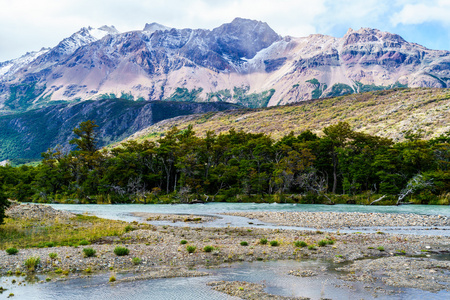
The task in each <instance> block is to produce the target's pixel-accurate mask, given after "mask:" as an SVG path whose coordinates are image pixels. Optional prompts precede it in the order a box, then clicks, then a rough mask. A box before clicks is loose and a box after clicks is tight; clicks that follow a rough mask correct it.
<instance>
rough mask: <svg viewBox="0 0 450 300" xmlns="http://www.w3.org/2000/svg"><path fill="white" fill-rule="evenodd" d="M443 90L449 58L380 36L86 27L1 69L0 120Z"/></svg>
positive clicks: (253, 28)
mask: <svg viewBox="0 0 450 300" xmlns="http://www.w3.org/2000/svg"><path fill="white" fill-rule="evenodd" d="M449 84H450V52H449V51H438V50H430V49H427V48H425V47H423V46H420V45H418V44H415V43H410V42H407V41H405V40H404V39H403V38H402V37H400V36H399V35H396V34H392V33H388V32H382V31H380V30H377V29H369V28H362V29H359V30H352V29H349V30H348V32H347V33H346V34H345V35H344V36H343V37H341V38H336V37H331V36H326V35H321V34H313V35H310V36H308V37H291V36H285V37H283V36H280V35H279V34H277V33H276V32H275V31H274V30H273V29H271V28H270V27H269V25H268V24H266V23H264V22H260V21H254V20H247V19H241V18H236V19H235V20H233V21H232V22H231V23H228V24H223V25H221V26H219V27H217V28H215V29H212V30H205V29H176V28H169V27H166V26H163V25H160V24H157V23H151V24H146V25H145V26H144V28H143V29H142V30H136V31H129V32H119V31H118V30H117V29H116V28H115V27H114V26H102V27H100V28H91V27H87V28H82V29H81V30H80V31H78V32H76V33H74V34H73V35H71V36H70V37H68V38H66V39H64V40H62V41H61V42H60V43H59V44H58V45H57V46H55V47H53V48H45V49H41V50H40V51H37V52H29V53H27V54H25V55H24V56H22V57H20V58H18V59H14V60H10V61H6V62H3V63H0V114H11V113H17V112H23V111H27V110H30V109H35V108H41V107H45V106H49V105H52V104H58V103H72V102H79V101H80V100H100V99H110V98H124V99H128V100H168V101H191V102H217V101H219V102H232V103H238V104H242V105H244V106H247V107H253V108H254V107H265V106H275V105H280V104H287V103H294V102H300V101H304V100H309V99H317V98H326V97H332V96H339V95H344V94H351V93H357V92H364V91H372V90H383V89H389V88H393V87H439V88H443V87H447V85H449Z"/></svg>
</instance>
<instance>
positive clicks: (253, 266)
mask: <svg viewBox="0 0 450 300" xmlns="http://www.w3.org/2000/svg"><path fill="white" fill-rule="evenodd" d="M330 266H331V265H330V264H329V263H326V262H323V261H314V260H307V261H302V262H297V261H276V262H253V263H248V262H245V263H234V264H231V265H229V266H227V267H224V268H220V269H206V270H201V271H206V272H208V273H211V275H210V276H206V277H193V278H170V279H156V280H145V281H134V282H123V283H118V284H110V283H109V282H108V278H109V274H104V275H96V276H91V277H89V278H88V277H85V278H77V279H71V280H67V281H59V282H50V283H41V284H27V285H26V286H18V285H17V284H16V285H13V284H11V281H12V280H13V279H16V280H20V278H13V277H4V278H0V285H3V287H6V288H8V290H7V291H6V292H4V294H3V295H1V294H0V298H2V296H3V297H4V298H6V295H8V294H9V293H10V292H11V293H14V294H15V297H14V298H15V299H24V300H34V299H36V300H44V299H69V300H72V299H73V300H75V299H77V300H78V299H99V300H101V299H111V300H112V299H121V300H127V299H130V300H131V299H133V300H134V299H154V300H163V299H164V300H166V299H180V300H182V299H208V300H215V299H217V300H222V299H237V298H233V297H230V296H227V295H225V294H222V293H219V292H216V291H214V290H212V289H211V288H210V287H209V286H208V285H207V283H208V282H211V281H217V280H225V281H247V282H253V283H259V284H264V285H265V286H266V289H265V291H266V292H268V293H270V294H278V295H283V296H297V297H310V298H311V299H321V298H328V299H375V298H376V299H448V298H446V297H448V296H450V293H449V292H446V291H442V292H439V293H430V292H425V291H421V290H417V289H410V288H409V289H398V288H386V287H385V286H383V285H382V284H380V283H373V284H367V283H360V282H348V281H343V280H340V279H338V278H336V276H333V275H321V274H320V273H319V275H317V276H314V277H296V276H291V275H288V272H289V271H290V270H294V269H304V268H316V269H317V270H320V269H321V268H329V267H330ZM127 276H130V274H122V275H118V276H117V278H118V279H120V278H123V277H127ZM380 288H381V289H386V290H387V292H388V293H385V292H381V293H380V292H379V290H380ZM376 291H378V292H376Z"/></svg>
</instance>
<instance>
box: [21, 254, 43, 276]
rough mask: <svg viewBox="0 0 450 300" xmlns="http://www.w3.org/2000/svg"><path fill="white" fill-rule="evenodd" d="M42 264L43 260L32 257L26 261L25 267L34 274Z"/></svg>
mask: <svg viewBox="0 0 450 300" xmlns="http://www.w3.org/2000/svg"><path fill="white" fill-rule="evenodd" d="M40 262H41V258H40V257H39V256H32V257H28V258H27V259H26V260H25V262H24V265H25V267H27V269H28V270H29V271H31V272H33V271H34V270H35V269H36V267H37V266H38V265H39V263H40Z"/></svg>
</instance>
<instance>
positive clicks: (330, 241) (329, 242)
mask: <svg viewBox="0 0 450 300" xmlns="http://www.w3.org/2000/svg"><path fill="white" fill-rule="evenodd" d="M335 242H336V241H335V240H331V239H330V240H327V243H328V245H334V243H335Z"/></svg>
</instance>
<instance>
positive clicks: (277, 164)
mask: <svg viewBox="0 0 450 300" xmlns="http://www.w3.org/2000/svg"><path fill="white" fill-rule="evenodd" d="M74 133H75V135H76V136H77V138H75V139H73V140H72V141H71V143H72V144H74V145H75V146H76V147H77V150H74V151H71V152H69V153H64V152H63V151H61V150H60V149H58V148H55V149H50V150H49V151H47V152H46V153H44V154H43V157H44V160H43V161H42V163H41V164H40V165H38V166H36V167H31V166H22V167H17V168H14V167H10V166H6V167H1V168H0V180H1V185H2V187H3V189H5V191H6V195H7V196H8V197H9V198H11V199H17V200H19V201H33V202H62V203H196V202H207V201H231V202H247V201H249V202H280V203H281V202H291V203H294V202H295V203H327V204H334V203H352V204H353V203H356V204H370V203H378V204H399V203H403V202H409V203H420V204H449V200H450V193H449V191H450V134H449V133H448V132H447V133H446V134H443V135H441V136H439V137H436V138H433V139H429V140H425V139H422V138H421V136H420V132H419V133H415V132H411V131H410V132H406V135H405V137H406V140H405V141H403V142H397V143H395V142H393V141H392V140H391V139H388V138H383V137H379V136H374V135H370V134H366V133H361V132H358V131H355V130H353V129H352V128H351V127H350V125H349V124H348V123H344V122H339V123H338V124H335V125H330V126H328V127H325V128H323V136H322V137H320V136H318V135H317V134H315V133H313V132H311V131H309V130H306V131H304V132H302V133H301V134H299V135H295V134H294V133H290V134H288V135H285V136H284V137H282V138H281V139H280V140H279V141H275V140H274V139H272V138H271V137H270V136H269V135H267V134H263V133H260V134H254V133H246V132H243V131H239V132H237V131H235V130H233V129H231V130H230V131H229V132H227V133H222V134H219V135H216V134H215V133H214V132H212V131H210V132H207V134H206V136H205V137H203V138H202V137H198V136H196V135H195V132H194V128H192V126H189V127H188V128H187V129H185V130H179V129H177V128H176V127H173V128H172V129H171V130H169V131H168V132H166V133H165V135H164V136H163V137H161V138H159V139H158V140H156V141H155V142H152V141H148V140H145V141H143V142H136V141H128V142H124V143H122V144H121V145H120V146H118V147H115V148H112V149H109V150H107V149H103V150H99V149H98V148H97V142H96V125H95V123H94V122H92V121H86V122H82V123H81V124H80V126H79V127H77V128H75V129H74Z"/></svg>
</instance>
